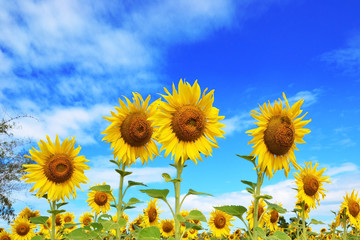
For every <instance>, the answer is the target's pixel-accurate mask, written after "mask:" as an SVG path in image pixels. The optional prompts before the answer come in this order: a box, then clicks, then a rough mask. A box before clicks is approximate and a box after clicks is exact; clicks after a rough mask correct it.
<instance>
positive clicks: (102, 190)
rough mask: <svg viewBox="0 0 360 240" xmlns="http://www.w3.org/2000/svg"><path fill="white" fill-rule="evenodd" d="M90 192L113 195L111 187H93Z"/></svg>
mask: <svg viewBox="0 0 360 240" xmlns="http://www.w3.org/2000/svg"><path fill="white" fill-rule="evenodd" d="M90 191H97V192H104V193H109V194H110V193H111V188H110V185H99V186H93V187H91V188H90Z"/></svg>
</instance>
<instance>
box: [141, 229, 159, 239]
mask: <svg viewBox="0 0 360 240" xmlns="http://www.w3.org/2000/svg"><path fill="white" fill-rule="evenodd" d="M137 239H138V240H159V239H160V229H159V228H158V227H156V226H152V227H147V228H143V229H142V230H141V231H140V232H139V235H138V238H137Z"/></svg>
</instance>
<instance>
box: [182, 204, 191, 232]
mask: <svg viewBox="0 0 360 240" xmlns="http://www.w3.org/2000/svg"><path fill="white" fill-rule="evenodd" d="M180 215H181V216H182V217H184V218H185V217H186V216H187V215H189V211H187V210H185V209H183V210H181V212H180ZM180 224H181V227H180V228H181V231H180V232H183V231H185V223H183V222H182V223H180Z"/></svg>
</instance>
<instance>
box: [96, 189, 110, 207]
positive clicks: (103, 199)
mask: <svg viewBox="0 0 360 240" xmlns="http://www.w3.org/2000/svg"><path fill="white" fill-rule="evenodd" d="M107 201H108V196H107V194H106V193H104V192H96V193H95V199H94V202H95V203H96V204H97V205H98V206H104V205H105V204H106V203H107Z"/></svg>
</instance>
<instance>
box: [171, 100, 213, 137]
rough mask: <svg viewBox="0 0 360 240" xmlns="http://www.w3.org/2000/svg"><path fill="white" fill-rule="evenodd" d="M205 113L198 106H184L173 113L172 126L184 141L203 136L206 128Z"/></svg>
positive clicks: (177, 135)
mask: <svg viewBox="0 0 360 240" xmlns="http://www.w3.org/2000/svg"><path fill="white" fill-rule="evenodd" d="M205 122H206V121H205V115H204V113H203V112H202V111H201V110H199V109H198V108H196V107H193V106H183V107H181V108H179V109H178V110H177V111H176V112H175V113H174V115H173V119H172V128H173V131H174V133H175V135H176V137H177V138H178V139H180V140H182V141H185V142H189V141H194V140H196V139H198V138H199V137H201V135H202V134H203V132H204V129H205Z"/></svg>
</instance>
